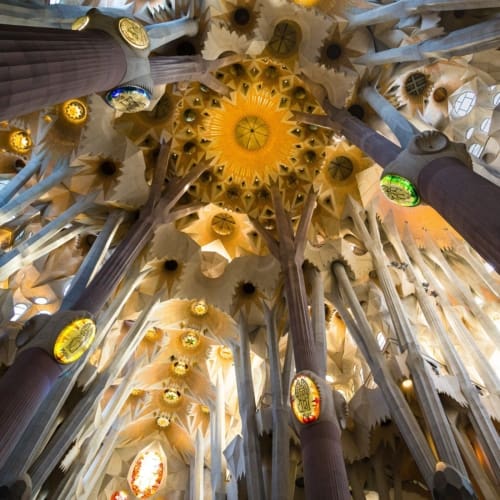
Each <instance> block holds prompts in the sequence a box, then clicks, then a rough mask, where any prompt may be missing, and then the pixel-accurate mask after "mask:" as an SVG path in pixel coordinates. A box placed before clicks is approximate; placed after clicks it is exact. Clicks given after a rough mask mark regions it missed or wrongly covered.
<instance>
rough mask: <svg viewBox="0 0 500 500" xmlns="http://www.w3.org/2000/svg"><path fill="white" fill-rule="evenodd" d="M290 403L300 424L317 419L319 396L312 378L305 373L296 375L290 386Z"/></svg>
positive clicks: (319, 408) (319, 405) (319, 406)
mask: <svg viewBox="0 0 500 500" xmlns="http://www.w3.org/2000/svg"><path fill="white" fill-rule="evenodd" d="M290 404H291V407H292V411H293V414H294V415H295V418H296V419H297V420H298V421H299V422H300V423H301V424H310V423H311V422H315V421H316V420H318V418H319V414H320V411H321V398H320V395H319V389H318V386H317V385H316V383H315V382H314V380H312V379H311V378H310V377H308V376H307V375H301V374H298V375H296V376H295V378H294V379H293V381H292V385H291V387H290Z"/></svg>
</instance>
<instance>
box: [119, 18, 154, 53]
mask: <svg viewBox="0 0 500 500" xmlns="http://www.w3.org/2000/svg"><path fill="white" fill-rule="evenodd" d="M118 30H119V31H120V35H121V36H122V37H123V39H124V40H125V41H126V42H127V43H128V44H129V45H130V46H131V47H134V48H135V49H141V50H142V49H147V48H148V47H149V37H148V34H147V33H146V30H145V29H144V28H143V27H142V25H141V24H139V23H138V22H137V21H134V20H133V19H129V18H128V17H122V18H121V19H120V20H119V21H118Z"/></svg>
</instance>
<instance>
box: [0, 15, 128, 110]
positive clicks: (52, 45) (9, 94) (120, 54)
mask: <svg viewBox="0 0 500 500" xmlns="http://www.w3.org/2000/svg"><path fill="white" fill-rule="evenodd" d="M0 46H1V47H2V49H1V51H0V67H2V68H3V69H2V71H1V72H0V120H6V119H9V118H13V117H15V116H20V115H24V114H26V113H30V112H32V111H36V110H38V109H40V108H42V107H44V106H48V105H51V104H56V103H58V102H62V101H64V100H66V99H70V98H72V97H75V96H80V95H88V94H92V93H96V92H102V91H104V90H109V89H110V88H112V87H114V86H115V85H118V84H119V83H120V82H121V80H122V78H123V77H124V76H125V73H126V70H127V62H126V56H125V54H124V51H123V50H122V48H121V47H120V44H119V43H118V42H117V41H116V40H115V39H114V38H113V37H112V36H110V35H109V34H108V33H105V32H104V31H98V30H88V31H72V30H60V29H54V28H39V27H36V28H35V27H30V26H8V25H0Z"/></svg>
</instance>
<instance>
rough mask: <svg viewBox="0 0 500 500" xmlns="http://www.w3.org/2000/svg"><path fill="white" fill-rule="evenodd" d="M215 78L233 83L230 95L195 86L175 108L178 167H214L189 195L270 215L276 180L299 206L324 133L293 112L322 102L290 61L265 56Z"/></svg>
mask: <svg viewBox="0 0 500 500" xmlns="http://www.w3.org/2000/svg"><path fill="white" fill-rule="evenodd" d="M216 77H217V78H218V79H219V80H221V81H222V82H223V83H224V84H226V85H227V86H228V87H229V88H230V89H231V92H230V95H229V96H228V97H222V96H220V95H217V94H215V93H214V92H212V91H211V90H210V89H208V88H207V87H205V86H203V85H200V84H193V85H192V86H191V87H190V88H189V89H188V90H187V92H186V94H185V96H184V98H183V99H182V100H181V101H180V103H179V106H178V109H177V113H176V118H175V134H174V143H173V151H174V158H176V161H177V169H178V170H179V171H180V173H184V172H186V171H187V170H188V169H189V168H190V167H191V166H193V165H194V164H196V163H197V162H199V161H208V162H209V163H210V164H211V165H212V169H211V170H210V171H209V172H207V173H206V174H205V175H204V176H202V177H201V178H200V180H199V181H198V182H197V184H196V185H195V186H193V187H192V188H191V191H190V192H191V194H195V195H197V196H199V197H200V198H201V199H203V200H204V201H209V202H212V203H216V204H218V205H220V206H224V207H226V208H229V209H231V210H234V211H236V212H245V213H249V214H251V215H253V216H262V217H264V218H265V217H268V216H271V215H272V204H271V196H270V192H269V190H268V186H269V182H270V180H271V179H275V180H277V181H278V183H279V186H280V189H281V191H282V193H283V197H284V200H285V204H286V206H287V208H288V209H289V210H291V211H292V212H294V211H295V210H297V209H298V208H299V207H300V206H301V205H302V202H303V200H304V199H305V194H306V193H307V190H308V188H309V186H310V184H311V183H312V181H313V179H314V177H315V176H316V175H317V173H318V172H319V170H320V168H321V165H322V163H323V159H324V153H323V151H324V147H325V143H326V137H325V134H324V132H323V131H321V130H319V129H317V128H316V127H311V126H309V125H302V124H298V123H296V122H295V121H293V119H292V111H306V112H313V111H315V110H316V109H318V108H319V107H318V106H317V103H316V102H315V101H314V99H313V97H312V96H311V95H310V94H309V93H308V91H307V90H306V89H305V88H304V86H303V85H302V82H301V80H300V79H299V78H298V77H296V76H295V75H293V74H292V73H290V72H289V71H288V69H287V67H286V66H284V65H282V64H278V63H275V62H273V61H272V60H270V59H267V58H266V59H260V60H254V61H243V62H242V63H237V64H233V65H231V66H228V67H226V68H224V69H223V70H220V71H218V72H217V74H216Z"/></svg>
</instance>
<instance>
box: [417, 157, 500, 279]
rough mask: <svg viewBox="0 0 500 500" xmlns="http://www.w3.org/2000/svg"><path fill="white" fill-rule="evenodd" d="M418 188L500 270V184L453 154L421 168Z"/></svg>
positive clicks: (424, 197) (425, 198) (423, 196)
mask: <svg viewBox="0 0 500 500" xmlns="http://www.w3.org/2000/svg"><path fill="white" fill-rule="evenodd" d="M417 189H418V191H419V192H420V195H421V196H422V199H423V200H425V201H426V202H427V203H428V204H429V205H431V206H432V207H433V208H434V209H436V210H437V211H438V212H439V213H440V214H441V215H442V216H443V217H444V218H445V219H446V220H447V221H448V222H449V223H450V224H451V225H452V226H453V227H454V228H455V229H456V230H457V232H458V233H460V234H461V235H462V236H463V237H464V239H465V240H467V241H468V242H469V244H470V245H471V246H472V247H473V248H474V249H475V250H476V251H477V252H478V253H479V254H480V255H481V256H482V257H483V258H484V259H485V260H486V261H487V262H489V263H490V264H491V265H492V266H493V267H494V268H495V270H496V271H497V272H500V217H499V216H498V214H499V213H500V187H498V186H496V185H495V184H493V183H491V182H489V181H488V180H486V179H485V178H483V177H481V176H479V175H477V174H476V173H474V172H473V171H472V170H470V169H468V168H465V167H464V166H463V165H462V164H461V163H460V162H459V161H457V160H455V159H453V158H441V159H439V160H434V161H431V162H430V163H429V164H428V165H426V166H425V167H424V168H423V169H422V171H421V172H420V175H419V177H418V185H417Z"/></svg>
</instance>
